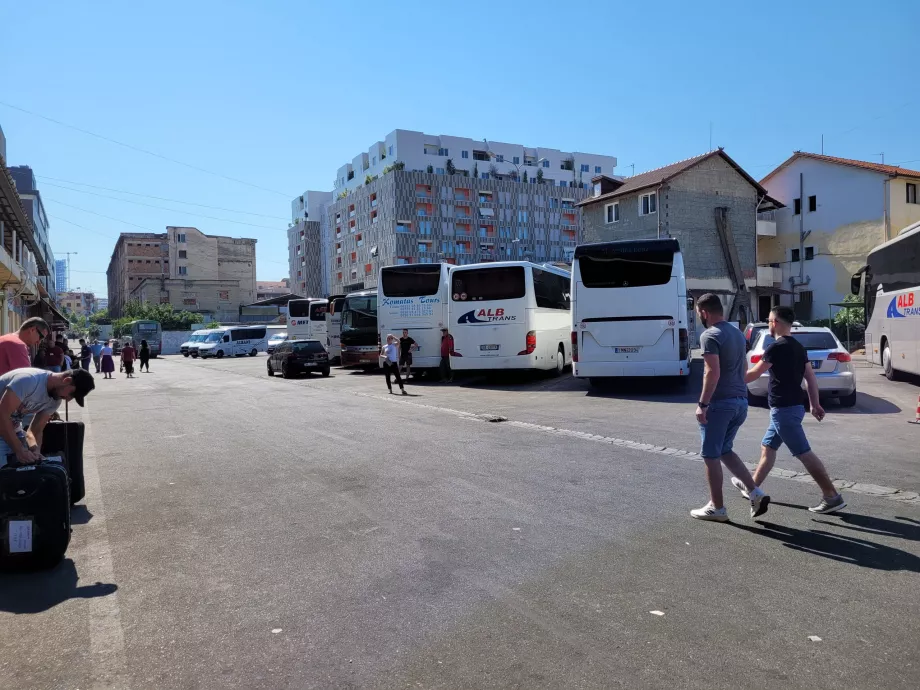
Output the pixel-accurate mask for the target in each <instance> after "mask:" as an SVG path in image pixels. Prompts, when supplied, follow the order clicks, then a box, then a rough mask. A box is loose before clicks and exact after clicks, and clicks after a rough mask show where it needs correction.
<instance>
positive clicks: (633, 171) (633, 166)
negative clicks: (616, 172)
mask: <svg viewBox="0 0 920 690" xmlns="http://www.w3.org/2000/svg"><path fill="white" fill-rule="evenodd" d="M629 167H630V168H632V177H635V176H636V164H635V163H630V165H629Z"/></svg>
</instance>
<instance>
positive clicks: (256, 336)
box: [198, 326, 268, 359]
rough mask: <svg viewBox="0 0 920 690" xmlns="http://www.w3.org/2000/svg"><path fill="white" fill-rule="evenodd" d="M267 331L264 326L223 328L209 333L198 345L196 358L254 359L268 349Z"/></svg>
mask: <svg viewBox="0 0 920 690" xmlns="http://www.w3.org/2000/svg"><path fill="white" fill-rule="evenodd" d="M267 331H268V329H267V328H266V327H265V326H225V327H223V328H216V329H214V330H213V331H211V332H210V333H209V334H208V335H207V336H206V337H205V340H204V342H203V343H198V356H199V357H202V358H207V357H217V358H218V359H220V358H221V357H240V356H242V355H249V356H250V357H255V356H256V354H257V353H259V352H265V349H266V348H267V347H268V332H267Z"/></svg>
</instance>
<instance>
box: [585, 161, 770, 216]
mask: <svg viewBox="0 0 920 690" xmlns="http://www.w3.org/2000/svg"><path fill="white" fill-rule="evenodd" d="M713 156H721V157H722V158H724V159H725V160H726V162H728V164H729V165H731V166H732V167H733V168H735V170H737V171H738V173H740V174H741V175H742V176H744V177H745V178H746V179H747V180H748V181H749V182H750V183H751V185H753V186H754V187H756V188H757V189H758V191H760V193H761V194H766V191H765V190H764V189H763V188H761V186H760V185H759V184H757V180H755V179H754V178H753V177H751V176H750V175H748V174H747V173H746V172H745V171H744V169H743V168H742V167H741V166H740V165H738V164H737V163H735V161H733V160H732V159H731V157H729V155H728V154H727V153H725V151H723V150H722V149H716V150H715V151H709V152H707V153H704V154H702V155H700V156H694V157H693V158H687V159H686V160H682V161H678V162H677V163H671V164H670V165H665V166H664V167H662V168H656V169H654V170H649V171H648V172H644V173H639V174H638V175H633V176H632V177H627V178H626V179H625V181H624V182H623V184H622V185H621V186H620V187H617V189H615V190H614V191H612V192H607V193H606V194H602V195H600V196H595V197H588V198H587V199H584V200H583V201H580V202H578V204H577V205H578V206H588V205H590V204H594V203H597V202H599V201H604V200H605V199H612V198H615V197H618V196H623V195H624V194H630V193H632V192H637V191H639V190H640V189H646V188H648V187H657V186H658V185H660V184H664V183H665V182H667V181H668V180H670V179H672V178H674V177H677V176H678V175H680V174H681V173H683V172H686V171H687V170H689V169H690V168H692V167H693V166H694V165H696V164H698V163H702V162H703V161H705V160H708V159H709V158H712V157H713Z"/></svg>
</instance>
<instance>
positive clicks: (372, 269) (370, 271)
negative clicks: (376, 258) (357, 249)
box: [364, 264, 374, 273]
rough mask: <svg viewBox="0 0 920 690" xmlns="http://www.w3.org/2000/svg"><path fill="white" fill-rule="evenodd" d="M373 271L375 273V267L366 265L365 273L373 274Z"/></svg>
mask: <svg viewBox="0 0 920 690" xmlns="http://www.w3.org/2000/svg"><path fill="white" fill-rule="evenodd" d="M373 271H374V267H373V265H371V264H364V272H365V273H373Z"/></svg>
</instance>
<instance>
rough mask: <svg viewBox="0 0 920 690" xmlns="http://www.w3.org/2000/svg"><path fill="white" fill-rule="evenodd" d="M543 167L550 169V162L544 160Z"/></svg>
mask: <svg viewBox="0 0 920 690" xmlns="http://www.w3.org/2000/svg"><path fill="white" fill-rule="evenodd" d="M543 167H544V168H548V167H549V161H548V160H544V161H543Z"/></svg>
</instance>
